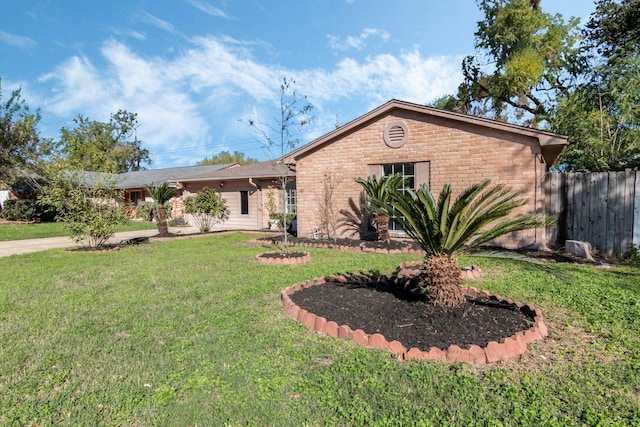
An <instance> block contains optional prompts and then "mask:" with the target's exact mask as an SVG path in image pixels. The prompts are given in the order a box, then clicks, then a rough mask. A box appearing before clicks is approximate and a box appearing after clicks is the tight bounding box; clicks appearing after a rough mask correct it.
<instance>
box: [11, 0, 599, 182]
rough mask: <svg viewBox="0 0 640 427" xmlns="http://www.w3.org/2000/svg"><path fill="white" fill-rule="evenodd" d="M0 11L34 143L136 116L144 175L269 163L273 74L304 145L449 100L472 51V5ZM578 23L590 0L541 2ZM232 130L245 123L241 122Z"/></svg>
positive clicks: (122, 3) (16, 6) (309, 3)
mask: <svg viewBox="0 0 640 427" xmlns="http://www.w3.org/2000/svg"><path fill="white" fill-rule="evenodd" d="M5 3H6V4H3V7H2V13H1V14H0V58H2V60H1V65H0V78H2V93H3V95H4V97H5V99H6V98H7V97H8V95H9V93H10V91H11V90H13V89H15V88H17V87H22V96H23V98H24V99H25V100H26V101H27V104H28V105H29V106H30V107H31V108H39V109H40V112H41V115H42V121H41V123H40V131H41V136H43V137H51V138H54V139H58V138H59V136H60V128H61V127H63V126H73V121H72V120H73V118H74V117H76V116H77V115H78V114H82V115H84V116H87V117H89V118H90V119H92V120H99V121H107V120H108V119H109V116H110V114H111V113H115V112H116V111H117V110H119V109H124V110H128V111H131V112H135V113H137V114H138V120H139V123H140V127H139V128H138V138H139V139H140V140H142V143H143V145H144V146H145V147H146V148H148V149H149V150H150V151H151V158H152V160H153V163H152V165H151V166H150V168H153V169H155V168H162V167H172V166H184V165H192V164H194V163H195V162H197V161H199V160H201V159H203V158H205V157H210V156H212V155H215V154H216V153H218V152H220V151H222V150H228V151H240V152H243V153H245V154H246V155H247V156H249V157H254V158H257V159H259V160H267V159H268V158H269V155H268V153H267V152H266V150H265V149H264V146H263V144H262V143H261V142H260V140H259V139H258V136H257V135H256V133H255V132H254V131H253V130H252V129H251V128H250V127H249V126H248V125H247V120H248V119H249V118H256V119H258V120H259V121H263V122H271V121H272V119H271V118H272V117H274V115H275V114H276V111H277V108H278V104H277V102H278V96H279V93H278V89H279V85H280V83H281V82H282V78H283V77H287V78H289V79H293V80H295V81H296V85H295V87H296V91H297V92H298V93H300V94H305V95H307V96H308V99H309V101H310V102H311V103H312V104H313V106H314V110H313V117H314V121H313V124H312V125H311V126H309V127H307V128H306V134H305V135H304V137H303V138H302V142H303V143H306V142H309V141H311V140H312V139H314V138H316V137H318V136H321V135H322V134H324V133H326V132H328V131H330V130H332V129H333V128H334V126H335V124H336V122H337V123H339V124H345V123H347V122H349V121H350V120H353V119H354V118H356V117H358V116H360V115H362V114H364V113H366V112H367V111H369V110H371V109H372V108H374V107H376V106H378V105H380V104H382V103H384V102H386V101H388V100H390V99H393V98H396V99H402V100H405V101H411V102H416V103H427V102H430V101H433V100H434V99H436V98H438V97H440V96H442V95H444V94H448V93H453V92H454V91H455V89H456V87H457V86H458V84H459V83H460V82H461V81H462V76H461V73H460V64H461V60H462V58H463V57H464V56H466V55H469V54H473V52H474V36H473V33H474V32H475V30H476V22H477V21H478V20H480V19H481V18H482V16H481V15H480V13H479V11H478V8H477V6H476V3H475V1H474V0H395V1H392V2H389V1H381V0H275V1H274V0H272V1H267V0H246V1H232V0H111V1H87V0H21V1H7V2H5ZM542 8H543V10H545V11H546V12H550V13H560V14H562V15H563V16H564V17H565V19H568V18H569V17H571V16H575V17H579V18H581V20H582V21H583V22H584V21H585V20H586V19H587V18H588V16H589V15H590V13H591V12H592V11H593V9H594V4H593V1H591V0H543V1H542ZM241 119H243V120H244V122H242V121H240V120H241Z"/></svg>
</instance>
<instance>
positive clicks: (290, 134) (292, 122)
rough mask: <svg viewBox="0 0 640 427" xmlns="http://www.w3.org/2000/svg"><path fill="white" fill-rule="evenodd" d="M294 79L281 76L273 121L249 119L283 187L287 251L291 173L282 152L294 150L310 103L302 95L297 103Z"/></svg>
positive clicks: (286, 249)
mask: <svg viewBox="0 0 640 427" xmlns="http://www.w3.org/2000/svg"><path fill="white" fill-rule="evenodd" d="M294 84H295V81H293V80H287V79H286V78H284V79H282V84H281V85H280V102H279V106H280V111H279V115H278V116H277V117H275V118H274V120H273V123H268V122H259V121H257V120H255V119H251V120H249V125H250V126H251V127H253V128H254V129H255V130H256V131H257V132H258V134H259V135H260V137H261V138H262V140H263V144H264V145H265V147H266V148H267V150H268V153H269V157H271V159H272V162H273V169H274V172H275V174H276V175H277V177H278V184H279V185H280V188H281V189H282V204H283V210H282V213H283V215H282V218H283V221H284V222H283V224H282V239H283V247H284V251H285V252H287V251H288V247H287V215H286V214H287V213H288V212H287V184H288V183H289V182H290V181H291V180H292V179H293V176H294V173H293V171H292V170H291V165H289V164H287V163H286V162H285V155H286V154H287V153H289V152H290V151H291V150H293V149H294V148H295V147H296V146H297V145H298V143H299V142H300V139H299V138H298V134H299V133H300V132H301V131H302V128H304V127H305V126H307V125H308V124H309V123H310V120H311V119H310V117H309V114H310V112H311V110H312V109H313V106H312V105H311V104H310V103H308V102H307V101H306V99H307V97H306V96H304V97H303V100H304V101H303V105H302V106H300V100H299V98H298V95H297V94H296V91H295V90H294V89H293V86H292V85H294ZM272 148H275V149H276V150H277V153H278V155H279V156H280V157H278V158H274V156H273V152H272V151H271V149H272Z"/></svg>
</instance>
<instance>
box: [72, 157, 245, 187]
mask: <svg viewBox="0 0 640 427" xmlns="http://www.w3.org/2000/svg"><path fill="white" fill-rule="evenodd" d="M239 166H240V165H239V164H238V163H224V164H219V165H205V166H180V167H174V168H164V169H149V170H140V171H133V172H124V173H120V174H117V173H107V172H94V171H67V173H66V175H67V176H68V177H70V178H71V177H73V178H74V179H75V180H76V181H78V183H79V184H80V185H84V186H88V187H96V186H98V187H99V186H104V185H105V184H112V183H113V185H114V186H115V188H117V189H127V188H143V187H144V186H145V185H147V184H152V183H156V184H159V183H162V182H172V181H175V180H176V178H177V177H191V176H196V175H201V174H210V173H213V172H216V171H220V170H225V169H234V168H236V167H239Z"/></svg>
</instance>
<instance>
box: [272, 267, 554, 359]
mask: <svg viewBox="0 0 640 427" xmlns="http://www.w3.org/2000/svg"><path fill="white" fill-rule="evenodd" d="M328 281H339V282H347V278H346V277H345V276H330V277H328V278H327V277H321V278H317V279H311V280H307V281H305V282H303V283H298V284H295V285H292V286H288V287H287V288H285V289H284V290H283V291H282V304H283V307H284V310H285V311H286V312H287V314H289V316H291V318H293V319H294V320H296V321H297V322H299V323H302V324H303V325H305V326H306V327H307V328H309V329H311V330H314V331H316V332H319V333H321V334H326V335H330V336H332V337H335V338H339V339H351V340H352V341H353V342H355V343H356V344H359V345H364V346H367V347H372V348H382V349H386V350H388V351H390V352H391V353H393V354H394V355H395V356H397V357H398V359H399V360H412V359H419V360H441V361H444V362H448V363H459V362H463V363H471V364H473V363H476V364H485V363H494V362H498V361H500V360H505V359H508V358H513V357H517V356H520V355H521V354H523V353H524V352H525V351H526V350H527V346H528V345H529V344H531V343H532V342H534V341H538V340H541V339H544V338H545V337H547V336H548V335H549V331H548V329H547V326H546V325H545V323H544V319H543V317H542V312H541V311H540V310H539V309H538V308H536V307H534V306H532V305H525V304H523V303H521V302H519V301H513V300H511V299H508V298H504V297H502V296H500V295H492V294H491V293H489V291H484V290H482V291H479V290H478V289H476V288H474V287H469V288H464V290H465V294H466V295H467V296H469V297H471V298H483V299H489V300H492V301H496V302H499V303H504V304H512V305H514V306H515V307H517V308H518V309H520V311H521V312H522V313H523V314H524V315H525V316H528V317H530V318H532V319H533V322H534V325H533V326H532V327H531V328H529V329H527V330H526V331H520V332H517V333H516V334H515V335H513V336H511V337H508V338H504V339H502V340H500V342H496V341H491V342H489V343H488V344H487V346H486V347H484V348H483V347H480V346H478V345H472V346H470V347H469V348H468V349H465V348H460V347H459V346H457V345H450V346H449V347H448V348H447V349H446V350H442V349H440V348H437V347H431V348H430V349H429V350H420V349H418V348H415V347H413V348H410V349H407V348H406V347H405V346H404V345H403V344H402V343H401V342H399V341H391V342H388V341H387V339H386V338H385V337H384V335H382V334H367V333H366V332H365V331H363V330H361V329H356V330H355V331H354V330H352V329H351V328H350V327H349V326H348V325H338V324H337V323H336V322H334V321H329V320H327V319H326V318H324V317H320V316H316V315H315V314H314V313H310V312H308V311H307V310H305V309H303V308H300V307H299V306H298V305H296V304H295V303H294V302H293V301H292V300H291V294H293V293H295V292H297V291H299V290H300V289H303V288H307V287H310V286H316V285H321V284H324V283H327V282H328Z"/></svg>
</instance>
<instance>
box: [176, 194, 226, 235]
mask: <svg viewBox="0 0 640 427" xmlns="http://www.w3.org/2000/svg"><path fill="white" fill-rule="evenodd" d="M184 211H185V212H186V213H188V214H191V215H193V219H194V221H195V223H196V225H197V226H198V228H199V229H200V231H201V232H202V233H204V232H207V231H211V229H212V228H213V226H214V224H216V223H217V222H222V221H225V220H226V219H227V218H229V208H227V205H226V204H225V202H224V199H223V198H222V197H221V196H220V194H219V193H218V192H217V191H215V190H212V189H210V188H203V189H202V191H199V192H198V194H197V195H195V196H191V197H187V198H186V199H185V201H184Z"/></svg>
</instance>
